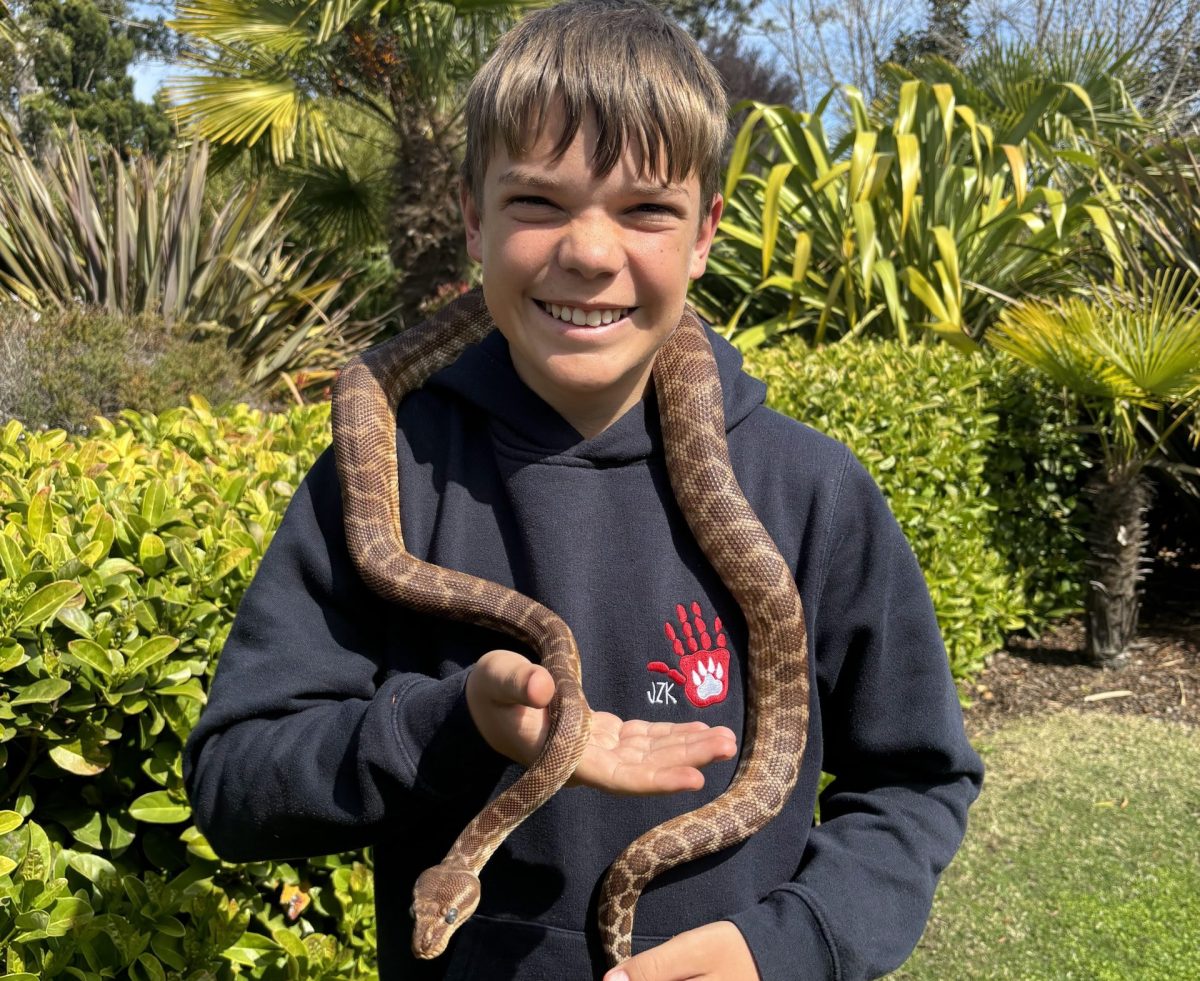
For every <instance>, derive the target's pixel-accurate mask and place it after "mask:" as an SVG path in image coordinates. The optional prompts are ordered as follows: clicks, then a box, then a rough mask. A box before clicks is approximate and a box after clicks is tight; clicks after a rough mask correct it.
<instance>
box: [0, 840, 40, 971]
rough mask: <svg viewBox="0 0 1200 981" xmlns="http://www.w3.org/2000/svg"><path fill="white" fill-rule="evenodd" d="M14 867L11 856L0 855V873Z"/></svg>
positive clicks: (6, 872)
mask: <svg viewBox="0 0 1200 981" xmlns="http://www.w3.org/2000/svg"><path fill="white" fill-rule="evenodd" d="M16 867H17V863H16V862H14V861H13V860H12V859H11V858H9V857H8V856H7V855H0V875H8V874H10V873H11V872H12V870H13V869H15V868H16ZM5 976H6V977H13V975H11V974H10V975H5ZM21 977H24V975H21ZM29 977H33V975H32V974H30V975H29ZM0 981H4V979H3V977H0Z"/></svg>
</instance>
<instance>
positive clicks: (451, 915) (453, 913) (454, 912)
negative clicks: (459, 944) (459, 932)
mask: <svg viewBox="0 0 1200 981" xmlns="http://www.w3.org/2000/svg"><path fill="white" fill-rule="evenodd" d="M457 919H458V909H457V907H454V906H451V907H450V908H449V909H448V910H446V922H447V923H453V922H454V921H455V920H457Z"/></svg>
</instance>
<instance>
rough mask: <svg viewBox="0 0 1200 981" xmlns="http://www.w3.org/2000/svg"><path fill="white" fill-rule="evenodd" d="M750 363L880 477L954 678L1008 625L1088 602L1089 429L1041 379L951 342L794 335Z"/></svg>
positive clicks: (782, 402)
mask: <svg viewBox="0 0 1200 981" xmlns="http://www.w3.org/2000/svg"><path fill="white" fill-rule="evenodd" d="M746 367H747V369H748V370H749V371H750V372H751V373H752V374H755V375H757V376H758V377H760V378H762V379H763V380H764V381H766V382H767V384H768V385H769V395H768V403H769V404H770V405H771V406H772V407H773V408H775V409H778V410H779V411H781V412H784V413H786V414H788V415H790V416H793V417H795V418H796V419H799V420H800V421H801V422H804V423H807V424H808V425H811V426H813V427H814V428H816V429H819V430H821V431H822V432H824V433H827V434H828V435H830V436H833V437H834V438H835V439H839V440H841V441H843V442H844V443H846V444H847V445H848V446H849V447H850V448H851V449H852V450H854V452H855V453H856V454H857V455H858V457H859V459H861V460H862V462H863V464H864V466H866V468H867V470H869V471H870V473H871V475H872V476H873V477H874V478H875V480H876V481H877V482H878V483H879V485H880V487H881V488H882V489H883V492H884V494H885V496H886V497H887V498H888V501H889V503H890V504H891V507H892V510H893V512H894V513H895V515H896V518H897V520H898V521H899V523H900V525H901V527H902V528H903V529H904V532H905V534H906V535H907V536H908V540H909V542H910V543H911V544H912V547H913V551H914V552H915V553H916V556H917V559H918V561H919V562H920V563H921V568H922V569H923V570H924V572H925V579H926V582H927V583H928V584H929V590H930V593H931V595H932V597H933V604H934V607H935V609H936V610H937V614H938V620H939V622H940V624H941V627H942V633H943V636H944V637H945V640H946V648H947V651H948V653H949V656H950V664H951V668H952V670H953V671H954V674H955V675H956V676H957V677H965V676H967V675H969V674H971V673H972V672H973V671H975V670H977V669H978V668H979V667H980V665H981V663H982V660H983V657H984V656H985V655H986V654H987V653H989V652H990V651H993V650H995V649H996V648H997V647H999V646H1000V645H1001V644H1002V643H1003V640H1004V636H1005V634H1006V633H1007V632H1009V631H1013V630H1016V629H1019V628H1021V627H1026V626H1032V625H1035V624H1036V623H1038V622H1040V621H1042V620H1044V619H1046V618H1048V617H1050V616H1053V615H1056V614H1061V613H1064V612H1066V611H1068V610H1073V609H1077V608H1078V607H1079V606H1080V604H1081V602H1082V595H1083V594H1082V584H1083V576H1082V571H1081V570H1082V567H1083V565H1082V564H1083V559H1084V552H1083V550H1082V546H1081V534H1080V531H1079V528H1080V518H1079V517H1078V515H1077V511H1078V510H1079V508H1080V507H1081V496H1082V495H1081V491H1080V485H1081V482H1082V481H1081V473H1082V469H1083V467H1084V457H1083V453H1082V449H1081V446H1080V442H1079V439H1080V437H1079V435H1078V433H1077V432H1076V430H1074V429H1073V428H1072V426H1071V423H1072V420H1070V419H1068V418H1066V417H1065V416H1064V414H1063V410H1062V409H1060V408H1058V407H1057V403H1056V401H1055V400H1053V399H1051V398H1050V397H1049V392H1048V391H1047V389H1046V388H1045V387H1044V386H1043V385H1041V384H1040V383H1038V382H1037V381H1036V380H1035V379H1033V378H1032V376H1029V375H1021V374H1014V373H1013V372H1012V371H1011V370H1010V369H1009V368H1008V367H1007V365H1005V364H1004V363H1002V362H1000V361H998V360H997V359H994V358H991V357H988V356H987V355H985V354H981V353H977V354H973V355H969V356H968V355H962V354H958V353H956V352H953V351H950V350H949V349H948V348H946V347H945V346H938V347H922V346H909V345H903V344H900V343H898V342H861V343H854V344H840V345H834V346H832V347H827V348H823V349H819V350H813V349H810V348H808V347H807V346H805V345H804V344H803V343H802V342H801V341H799V340H798V339H796V338H784V339H782V341H781V343H780V344H779V345H778V346H775V347H772V348H770V349H760V350H756V351H753V352H751V353H750V354H749V355H748V360H747V365H746Z"/></svg>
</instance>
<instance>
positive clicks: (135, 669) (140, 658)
mask: <svg viewBox="0 0 1200 981" xmlns="http://www.w3.org/2000/svg"><path fill="white" fill-rule="evenodd" d="M178 646H179V640H178V639H177V638H175V637H151V638H150V639H149V640H147V641H146V642H145V643H144V644H142V645H141V646H140V647H139V648H138V649H137V650H136V651H134V652H133V653H132V654H130V655H129V659H128V660H127V661H126V663H125V671H126V673H127V674H131V675H132V674H140V673H141V672H143V671H145V670H146V669H147V668H149V667H151V666H152V665H155V664H157V663H158V662H159V661H161V660H163V659H164V658H167V657H170V656H171V652H172V651H174V650H175V648H177V647H178Z"/></svg>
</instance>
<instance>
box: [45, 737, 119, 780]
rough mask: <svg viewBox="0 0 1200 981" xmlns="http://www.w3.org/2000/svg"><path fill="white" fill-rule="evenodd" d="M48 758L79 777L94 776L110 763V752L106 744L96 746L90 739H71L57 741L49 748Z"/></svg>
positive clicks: (105, 768)
mask: <svg viewBox="0 0 1200 981" xmlns="http://www.w3.org/2000/svg"><path fill="white" fill-rule="evenodd" d="M50 759H52V760H53V761H54V762H55V764H56V765H57V766H58V767H59V768H60V769H62V770H66V771H67V772H68V773H74V774H75V775H76V776H79V777H94V776H95V775H96V774H97V773H103V772H104V771H105V770H107V769H108V766H109V764H110V763H112V752H111V751H110V750H109V749H108V747H106V746H97V745H95V744H94V743H92V742H91V741H84V740H83V739H72V740H71V741H70V742H65V743H59V744H58V745H57V746H55V747H54V748H53V749H52V750H50Z"/></svg>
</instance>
